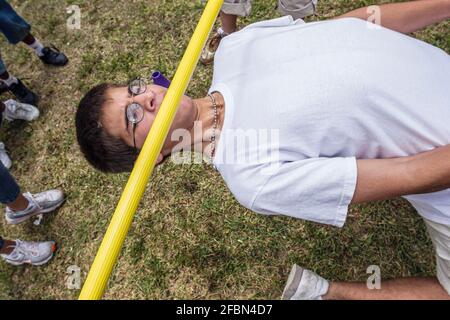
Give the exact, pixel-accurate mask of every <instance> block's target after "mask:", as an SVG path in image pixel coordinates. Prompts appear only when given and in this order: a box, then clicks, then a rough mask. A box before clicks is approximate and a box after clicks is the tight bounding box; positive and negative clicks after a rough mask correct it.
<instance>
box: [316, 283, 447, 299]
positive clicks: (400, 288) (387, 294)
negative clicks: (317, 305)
mask: <svg viewBox="0 0 450 320" xmlns="http://www.w3.org/2000/svg"><path fill="white" fill-rule="evenodd" d="M323 299H326V300H422V299H423V300H427V299H434V300H450V295H449V294H448V293H447V292H446V291H445V290H444V289H443V288H442V286H441V285H440V284H439V282H438V280H437V279H436V278H402V279H394V280H388V281H383V282H382V283H381V289H379V290H377V289H372V290H370V289H368V288H367V286H366V284H365V283H362V282H359V283H358V282H332V283H330V288H329V290H328V293H327V294H326V295H325V296H323Z"/></svg>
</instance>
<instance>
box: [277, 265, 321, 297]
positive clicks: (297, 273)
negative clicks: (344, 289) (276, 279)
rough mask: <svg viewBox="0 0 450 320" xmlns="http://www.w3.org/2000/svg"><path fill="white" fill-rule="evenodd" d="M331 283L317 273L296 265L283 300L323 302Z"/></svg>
mask: <svg viewBox="0 0 450 320" xmlns="http://www.w3.org/2000/svg"><path fill="white" fill-rule="evenodd" d="M328 288H329V283H328V281H327V280H325V279H324V278H322V277H321V276H319V275H317V274H316V273H314V272H312V271H310V270H307V269H303V268H302V267H299V266H298V265H296V264H294V266H293V267H292V269H291V273H290V274H289V278H288V280H287V282H286V286H285V287H284V290H283V295H282V296H281V299H282V300H321V299H322V296H324V295H325V294H326V293H327V292H328Z"/></svg>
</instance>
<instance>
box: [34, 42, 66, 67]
mask: <svg viewBox="0 0 450 320" xmlns="http://www.w3.org/2000/svg"><path fill="white" fill-rule="evenodd" d="M42 53H43V55H42V56H40V57H39V59H41V60H42V62H44V63H45V64H49V65H52V66H55V67H62V66H65V65H66V64H67V63H68V62H69V59H67V57H66V55H65V54H64V53H62V52H60V51H59V50H58V49H57V48H55V47H54V46H51V47H45V48H44V49H42Z"/></svg>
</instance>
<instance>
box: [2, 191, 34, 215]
mask: <svg viewBox="0 0 450 320" xmlns="http://www.w3.org/2000/svg"><path fill="white" fill-rule="evenodd" d="M28 204H29V201H28V200H27V198H25V197H24V196H23V194H21V193H19V196H18V197H17V198H16V200H14V201H13V202H10V203H7V204H6V205H7V206H8V207H9V208H10V209H12V210H14V211H22V210H25V209H26V208H28Z"/></svg>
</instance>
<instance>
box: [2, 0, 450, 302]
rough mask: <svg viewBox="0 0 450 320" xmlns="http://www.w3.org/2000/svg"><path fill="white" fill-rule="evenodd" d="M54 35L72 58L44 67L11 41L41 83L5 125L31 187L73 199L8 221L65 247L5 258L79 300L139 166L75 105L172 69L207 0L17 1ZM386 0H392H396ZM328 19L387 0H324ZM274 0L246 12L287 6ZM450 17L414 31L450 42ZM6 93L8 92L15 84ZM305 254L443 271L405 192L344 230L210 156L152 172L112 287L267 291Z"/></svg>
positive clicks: (226, 294)
mask: <svg viewBox="0 0 450 320" xmlns="http://www.w3.org/2000/svg"><path fill="white" fill-rule="evenodd" d="M11 2H12V4H13V5H14V6H15V7H16V8H18V9H19V12H21V13H22V14H23V15H24V16H25V17H26V18H27V19H28V21H29V22H30V23H31V24H32V25H33V32H34V33H35V34H36V36H38V37H39V38H41V39H42V40H43V41H44V42H45V43H53V44H55V45H56V46H57V47H59V48H60V49H62V50H63V51H64V52H65V53H66V54H67V55H68V56H69V58H70V64H69V65H68V66H67V67H65V68H63V69H53V68H50V67H45V66H43V65H42V64H41V63H40V62H39V61H38V59H37V58H36V57H35V56H34V55H33V54H32V53H31V52H30V51H29V50H28V49H27V48H26V47H25V46H23V45H19V46H10V45H7V44H6V43H5V41H3V40H2V43H1V48H2V49H1V51H2V56H3V58H4V59H5V61H6V62H7V64H8V66H9V70H10V71H11V73H13V74H15V75H17V76H19V77H22V78H28V79H27V80H26V82H27V83H28V85H29V86H30V87H31V88H33V89H34V90H35V91H36V92H38V93H39V95H40V96H41V99H42V100H41V103H40V105H39V107H40V109H41V112H42V115H41V117H40V119H39V120H38V121H36V122H33V123H30V124H25V123H12V124H7V125H5V126H4V127H3V128H2V129H1V131H0V141H3V142H5V144H6V146H7V147H8V148H9V150H10V151H11V156H12V159H13V161H14V165H13V167H12V173H13V174H14V176H15V177H17V180H18V181H19V183H20V185H21V186H22V188H23V190H29V191H32V192H37V191H40V190H45V189H48V188H54V187H58V188H62V189H64V190H65V192H66V194H67V202H66V203H65V205H64V206H63V207H62V208H61V209H60V210H58V211H57V212H56V213H55V214H52V215H49V216H47V217H46V218H45V219H44V223H43V224H42V225H41V226H35V225H33V224H32V222H26V223H24V224H22V225H19V226H7V225H6V224H5V222H4V221H3V219H2V220H1V222H0V234H1V235H2V236H4V237H6V238H13V239H15V238H21V239H27V240H46V239H53V240H55V241H57V242H58V244H59V247H60V249H59V251H58V252H57V254H56V256H55V258H54V259H53V260H52V261H51V262H50V263H49V264H48V265H46V266H43V267H29V266H24V267H13V266H10V265H7V264H5V263H3V262H0V298H1V299H75V298H76V297H77V296H78V293H79V291H78V290H69V289H68V288H67V286H66V279H67V276H68V274H66V270H67V268H68V267H69V266H71V265H77V266H79V267H80V268H81V270H82V278H83V280H84V279H85V277H86V274H87V272H88V270H89V266H90V264H91V263H92V260H93V258H94V256H95V253H96V251H97V249H98V247H99V244H100V241H101V239H102V236H103V234H104V232H105V230H106V227H107V225H108V222H109V220H110V218H111V215H112V213H113V211H114V208H115V205H116V203H117V201H118V199H119V196H120V194H121V191H122V189H123V187H124V184H125V182H126V180H127V175H126V174H122V175H105V174H101V173H99V172H96V171H94V170H93V169H92V168H91V167H90V166H89V165H88V164H87V163H86V161H85V160H84V159H83V157H82V156H81V154H80V151H79V149H78V146H77V143H76V138H75V128H74V114H75V111H76V107H77V103H78V101H79V100H80V98H81V97H82V96H83V94H84V92H85V91H86V90H87V89H88V88H90V87H91V86H93V85H95V84H97V83H99V82H102V81H117V82H121V81H126V80H127V79H129V78H131V77H134V76H137V75H148V74H149V72H150V71H151V70H152V69H160V70H162V71H163V72H164V73H165V74H166V75H167V76H169V77H171V76H172V75H173V74H174V72H175V70H176V67H177V64H178V62H179V60H180V58H181V56H182V54H183V51H184V49H185V46H186V44H187V43H188V41H189V39H190V35H191V34H192V32H193V29H194V28H195V26H196V23H197V21H198V18H199V16H200V14H201V12H202V5H201V2H200V1H199V0H197V1H181V0H178V1H168V0H152V1H137V0H136V1H120V2H119V1H100V0H97V1H75V2H74V1H59V0H58V1H57V0H51V1H44V0H34V1H11ZM385 2H386V1H385ZM319 3H320V6H319V17H314V18H311V19H309V20H315V19H326V18H329V17H332V16H335V15H338V14H341V13H344V12H346V11H348V10H351V9H354V8H357V7H359V6H362V5H367V4H372V3H375V1H350V0H346V1H336V0H334V1H331V0H321V1H319ZM70 4H79V5H80V7H81V12H82V21H81V30H78V31H70V30H67V29H66V18H67V17H68V15H67V14H66V12H65V10H66V6H68V5H70ZM274 6H275V0H261V1H257V2H256V4H255V8H254V12H253V14H252V15H251V16H250V17H248V18H246V19H241V20H240V23H241V24H242V25H245V24H248V23H251V22H255V21H258V20H261V19H269V18H273V17H276V16H277V13H276V12H275V10H273V8H274ZM449 26H450V24H449V23H448V22H446V23H441V24H440V25H437V26H433V27H430V28H428V29H426V30H424V31H422V32H419V33H417V34H416V35H415V36H417V37H418V38H420V39H422V40H426V41H427V42H429V43H431V44H434V45H436V46H439V47H441V48H442V49H444V50H446V51H447V52H449V51H450V42H449V41H450V33H449V30H450V28H449ZM211 75H212V69H211V67H203V66H201V65H199V66H198V67H197V69H196V71H195V73H194V76H193V78H192V81H191V83H190V86H189V89H188V94H190V95H192V96H201V95H204V94H205V93H206V91H207V89H208V85H209V84H210V81H211ZM2 99H6V95H5V96H2ZM293 263H297V264H300V265H304V266H306V267H308V268H311V269H313V270H315V271H317V272H318V273H320V274H321V275H323V276H324V277H327V278H329V279H333V280H349V281H353V280H363V281H365V279H366V277H367V275H366V269H367V267H368V266H369V265H372V264H377V265H379V266H380V267H381V271H382V277H383V278H384V279H386V278H390V277H398V276H411V275H416V276H425V275H433V274H434V256H433V249H432V246H431V243H430V241H429V239H428V236H427V234H426V231H425V228H424V224H423V222H422V220H421V218H420V217H419V216H418V215H417V214H416V213H415V211H414V210H413V209H412V207H411V206H410V205H409V204H408V203H407V202H406V201H403V200H394V201H385V202H379V203H374V204H370V205H364V206H353V207H352V208H351V211H350V214H349V218H348V220H347V223H346V225H345V227H344V228H343V229H337V228H332V227H327V226H320V225H317V224H313V223H308V222H303V221H299V220H295V219H291V218H286V217H265V216H261V215H257V214H255V213H252V212H250V211H248V210H246V209H244V208H243V207H241V206H240V205H239V204H238V203H237V202H236V201H235V200H234V199H233V197H232V195H231V194H230V192H229V191H228V190H227V188H226V186H225V185H224V183H223V181H222V179H221V178H220V176H219V174H218V173H217V172H215V171H214V170H212V169H211V168H210V167H209V166H207V165H183V166H181V165H179V166H176V165H174V164H172V163H170V162H167V163H165V164H164V165H163V166H161V167H160V168H158V169H157V170H156V171H155V174H154V176H153V177H152V179H151V181H150V182H149V185H148V188H147V192H146V193H145V195H144V197H143V199H142V203H141V206H140V208H139V211H138V212H137V214H136V217H135V219H134V223H133V226H132V228H131V230H130V233H129V235H128V237H127V240H126V242H125V246H124V248H123V251H122V254H121V256H120V259H119V261H118V263H117V266H116V268H115V270H114V272H113V275H112V277H111V281H110V282H109V285H108V289H107V291H106V295H105V298H108V299H115V298H117V299H161V298H169V299H179V298H192V299H201V298H206V299H215V298H224V299H235V298H236V299H256V298H262V299H265V298H273V299H277V298H279V297H280V294H281V291H282V288H283V285H284V281H285V280H286V277H287V274H288V271H289V270H290V267H291V265H292V264H293Z"/></svg>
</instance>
